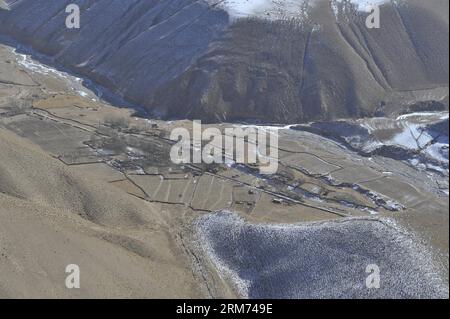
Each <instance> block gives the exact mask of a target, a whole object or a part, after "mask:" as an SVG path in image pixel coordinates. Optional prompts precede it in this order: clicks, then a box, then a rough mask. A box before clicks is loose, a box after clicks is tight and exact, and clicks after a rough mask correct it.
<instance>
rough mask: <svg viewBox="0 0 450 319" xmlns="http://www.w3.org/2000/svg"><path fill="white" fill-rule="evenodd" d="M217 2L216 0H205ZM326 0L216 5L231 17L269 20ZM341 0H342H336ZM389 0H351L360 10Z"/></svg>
mask: <svg viewBox="0 0 450 319" xmlns="http://www.w3.org/2000/svg"><path fill="white" fill-rule="evenodd" d="M207 1H208V2H209V3H210V4H217V0H207ZM319 1H327V0H224V1H221V2H220V3H219V4H218V6H219V7H220V8H222V9H224V10H226V11H227V12H228V14H229V15H230V16H231V17H232V18H235V19H236V18H247V17H257V18H263V19H269V20H276V19H280V18H295V17H301V16H302V14H304V13H302V12H303V10H302V8H304V6H305V5H314V3H317V2H319ZM336 1H337V2H342V0H336ZM388 1H389V0H351V2H352V3H354V4H355V5H356V7H357V8H358V10H360V11H370V8H371V7H372V6H376V5H381V4H384V3H386V2H388Z"/></svg>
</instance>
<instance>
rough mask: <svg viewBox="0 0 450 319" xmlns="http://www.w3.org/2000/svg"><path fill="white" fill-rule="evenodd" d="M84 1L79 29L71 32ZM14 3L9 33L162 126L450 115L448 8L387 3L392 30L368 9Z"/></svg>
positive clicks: (6, 26)
mask: <svg viewBox="0 0 450 319" xmlns="http://www.w3.org/2000/svg"><path fill="white" fill-rule="evenodd" d="M72 2H74V3H79V4H80V7H81V11H82V14H81V21H82V22H81V29H79V30H68V29H66V28H65V26H64V21H65V18H66V15H67V14H66V13H65V6H66V5H67V4H68V3H72ZM5 3H6V4H9V7H8V6H5V7H6V8H7V10H1V9H0V32H1V33H5V34H7V35H9V36H12V37H13V38H15V39H16V40H17V41H19V42H21V43H24V44H26V45H29V46H31V47H33V48H34V49H36V50H37V51H39V52H42V53H44V54H46V55H48V56H50V57H51V58H52V59H54V62H55V63H57V64H60V65H63V66H65V67H68V68H69V69H71V70H73V71H75V72H77V73H81V74H84V75H85V76H87V77H88V78H90V79H92V80H94V81H95V82H96V83H99V84H101V85H103V86H106V87H108V88H109V89H111V90H112V91H114V92H116V93H117V94H119V95H120V96H123V97H125V99H127V100H128V101H131V102H133V103H134V104H137V105H140V106H144V107H145V108H146V109H147V110H148V111H150V112H151V113H152V114H153V115H156V116H159V117H162V118H191V119H193V118H195V119H203V120H205V121H210V122H217V121H236V120H261V121H264V122H279V123H281V122H283V123H294V122H295V123H298V122H305V121H310V120H320V119H327V120H329V119H334V118H342V117H363V116H372V115H375V114H378V115H379V114H391V113H395V112H398V110H399V109H401V108H402V107H407V105H408V104H410V103H412V102H417V101H423V100H437V101H439V100H443V101H444V102H445V104H446V107H448V102H446V101H448V40H447V39H448V35H449V32H448V2H447V1H442V0H432V1H426V4H425V2H423V1H418V0H405V1H396V2H395V4H391V3H389V2H387V3H384V4H383V5H382V7H381V28H380V29H368V28H367V27H366V26H365V19H366V17H367V15H368V13H367V12H365V11H364V10H363V7H362V6H361V5H360V4H358V3H359V2H358V1H340V0H332V1H328V0H310V1H302V0H299V1H281V2H279V1H278V2H276V3H275V2H271V1H253V2H252V1H250V2H245V3H241V2H239V1H237V2H236V1H234V2H230V1H225V2H223V1H210V0H208V1H206V0H199V1H193V0H151V1H144V0H130V1H107V0H100V1H69V0H64V1H49V0H21V1H11V0H6V1H5ZM236 3H237V4H236ZM274 3H275V4H274ZM439 88H442V89H443V90H444V91H443V93H442V91H438V92H439V93H436V89H439Z"/></svg>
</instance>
